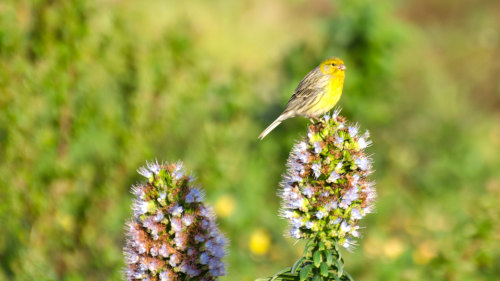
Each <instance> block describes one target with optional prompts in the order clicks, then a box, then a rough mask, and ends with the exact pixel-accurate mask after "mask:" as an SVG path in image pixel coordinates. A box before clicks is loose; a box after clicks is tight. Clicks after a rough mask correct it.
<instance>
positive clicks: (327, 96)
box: [259, 58, 346, 139]
mask: <svg viewBox="0 0 500 281" xmlns="http://www.w3.org/2000/svg"><path fill="white" fill-rule="evenodd" d="M345 69H346V67H345V65H344V62H343V61H342V60H341V59H339V58H328V59H326V60H324V61H323V62H322V63H321V64H320V65H319V66H317V67H316V68H314V69H313V70H311V72H309V73H308V74H307V75H306V76H305V77H304V78H303V79H302V81H300V83H299V85H298V86H297V88H296V89H295V91H294V93H293V95H292V97H291V98H290V100H289V101H288V103H287V105H286V108H285V110H284V111H283V113H281V115H280V116H279V117H278V118H277V119H276V120H275V121H274V122H273V123H272V124H271V125H269V127H267V128H266V129H265V130H264V131H263V132H262V133H261V134H260V136H259V138H260V139H263V138H264V137H265V136H266V135H267V134H269V132H271V131H272V130H273V129H274V128H275V127H276V126H278V125H279V124H280V123H281V122H283V121H284V120H286V119H288V118H292V117H295V116H305V117H317V116H320V115H323V114H325V113H327V112H328V111H330V109H332V108H333V107H334V106H335V105H336V104H337V102H338V101H339V100H340V96H341V95H342V88H343V86H344V78H345Z"/></svg>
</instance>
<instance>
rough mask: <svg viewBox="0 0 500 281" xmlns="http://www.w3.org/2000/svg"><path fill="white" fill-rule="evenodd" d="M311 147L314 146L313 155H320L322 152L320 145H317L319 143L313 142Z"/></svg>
mask: <svg viewBox="0 0 500 281" xmlns="http://www.w3.org/2000/svg"><path fill="white" fill-rule="evenodd" d="M313 146H314V153H315V154H316V155H318V154H320V153H321V151H322V150H323V149H322V148H321V145H320V144H319V142H314V144H313Z"/></svg>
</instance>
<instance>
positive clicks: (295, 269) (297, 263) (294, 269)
mask: <svg viewBox="0 0 500 281" xmlns="http://www.w3.org/2000/svg"><path fill="white" fill-rule="evenodd" d="M305 259H306V258H305V257H301V258H300V259H298V260H297V261H296V262H295V263H294V264H293V266H292V271H291V272H292V273H295V271H297V268H298V267H299V266H300V264H301V263H302V261H303V260H305Z"/></svg>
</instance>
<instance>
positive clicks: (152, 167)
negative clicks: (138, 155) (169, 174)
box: [146, 161, 160, 174]
mask: <svg viewBox="0 0 500 281" xmlns="http://www.w3.org/2000/svg"><path fill="white" fill-rule="evenodd" d="M146 166H147V167H148V169H149V170H150V171H151V172H152V173H154V174H158V173H159V172H160V165H159V164H158V161H155V162H151V163H148V162H146Z"/></svg>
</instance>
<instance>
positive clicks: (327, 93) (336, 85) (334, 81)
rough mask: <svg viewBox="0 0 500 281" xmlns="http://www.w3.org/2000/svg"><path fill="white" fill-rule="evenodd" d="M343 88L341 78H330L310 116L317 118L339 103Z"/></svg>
mask: <svg viewBox="0 0 500 281" xmlns="http://www.w3.org/2000/svg"><path fill="white" fill-rule="evenodd" d="M343 86H344V79H343V77H342V79H339V78H338V77H333V78H331V79H330V82H329V83H328V84H327V85H325V89H324V92H323V93H322V94H321V97H320V100H319V102H318V103H317V104H316V105H315V106H314V107H313V108H311V110H310V112H311V113H312V114H311V115H314V116H319V115H322V114H325V113H327V112H328V111H330V109H332V108H333V107H334V106H335V105H336V104H337V103H338V102H339V100H340V96H341V95H342V88H343Z"/></svg>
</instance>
